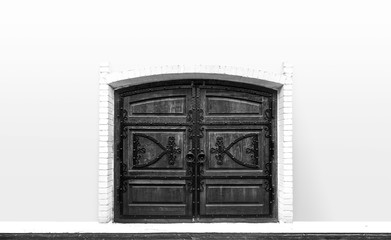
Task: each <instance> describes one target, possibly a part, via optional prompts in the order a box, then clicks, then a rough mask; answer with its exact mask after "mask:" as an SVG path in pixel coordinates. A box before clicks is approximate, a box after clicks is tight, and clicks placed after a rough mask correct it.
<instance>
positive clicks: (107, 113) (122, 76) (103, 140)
mask: <svg viewBox="0 0 391 240" xmlns="http://www.w3.org/2000/svg"><path fill="white" fill-rule="evenodd" d="M292 77H293V76H292V66H291V65H288V64H284V65H283V73H282V74H273V73H268V72H264V71H261V70H254V69H243V68H232V67H231V68H228V67H221V66H195V67H182V66H175V67H165V68H150V69H143V70H142V71H137V70H136V71H128V72H122V73H118V72H117V73H116V72H110V67H109V65H108V64H102V65H101V68H100V84H99V88H100V91H99V94H100V104H99V107H100V110H99V185H98V187H99V189H98V192H99V193H98V194H99V195H98V204H99V210H98V211H99V212H98V219H99V221H100V222H110V221H112V220H113V217H114V214H113V213H114V211H113V210H114V193H115V190H114V189H115V188H114V181H113V180H114V168H113V167H114V159H115V158H114V153H115V149H114V147H115V146H114V119H115V113H114V102H115V101H114V91H115V90H118V89H122V88H126V87H130V86H137V85H141V84H147V83H154V82H155V83H156V82H161V81H168V80H178V79H212V80H214V81H227V82H236V83H246V84H252V85H255V86H260V87H266V88H270V89H274V90H277V91H278V93H277V106H278V107H277V114H276V116H277V119H276V122H277V124H276V125H277V135H278V138H277V139H278V141H277V149H278V152H277V153H276V159H275V162H276V163H277V174H275V176H276V177H277V183H276V185H277V186H275V187H276V189H277V191H276V195H277V199H278V203H277V204H276V206H277V208H278V209H277V210H276V211H275V212H276V214H277V217H278V218H277V219H278V221H279V222H288V223H289V222H292V219H293V191H292V190H293V179H292V172H293V171H292V135H293V134H292ZM166 222H167V221H166Z"/></svg>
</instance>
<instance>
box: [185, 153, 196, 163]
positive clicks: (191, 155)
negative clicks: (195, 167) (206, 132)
mask: <svg viewBox="0 0 391 240" xmlns="http://www.w3.org/2000/svg"><path fill="white" fill-rule="evenodd" d="M186 159H187V163H188V164H193V163H194V159H195V156H194V153H193V152H192V151H189V152H188V153H187V154H186Z"/></svg>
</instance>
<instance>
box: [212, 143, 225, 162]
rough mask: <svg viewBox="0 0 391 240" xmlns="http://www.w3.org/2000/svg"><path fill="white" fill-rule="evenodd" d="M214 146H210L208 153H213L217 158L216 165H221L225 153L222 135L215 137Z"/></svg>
mask: <svg viewBox="0 0 391 240" xmlns="http://www.w3.org/2000/svg"><path fill="white" fill-rule="evenodd" d="M215 146H216V148H211V149H210V153H214V154H216V155H215V158H216V159H217V164H218V165H223V160H224V155H225V151H226V149H225V147H224V139H223V137H217V138H216V143H215Z"/></svg>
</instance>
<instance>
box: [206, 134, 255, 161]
mask: <svg viewBox="0 0 391 240" xmlns="http://www.w3.org/2000/svg"><path fill="white" fill-rule="evenodd" d="M249 137H252V138H256V146H258V136H257V134H256V133H250V134H246V135H243V136H241V137H238V138H237V139H235V140H234V141H233V142H232V143H230V144H229V146H228V147H225V146H224V139H223V137H221V136H218V137H217V138H216V143H215V146H216V148H211V149H210V153H213V154H215V158H216V159H217V164H218V165H223V163H224V156H225V155H227V156H228V157H230V158H231V159H232V160H233V161H234V162H236V163H237V164H239V165H242V166H244V167H248V168H259V167H258V165H257V164H254V163H246V162H243V161H241V160H239V159H237V158H236V157H235V156H233V155H232V154H231V153H230V152H229V150H230V149H231V148H232V146H234V145H235V144H236V143H238V142H240V141H242V140H243V139H246V138H249ZM257 148H258V147H256V149H257ZM250 151H251V150H250ZM255 156H257V154H255V153H254V158H255ZM257 161H258V160H256V162H257Z"/></svg>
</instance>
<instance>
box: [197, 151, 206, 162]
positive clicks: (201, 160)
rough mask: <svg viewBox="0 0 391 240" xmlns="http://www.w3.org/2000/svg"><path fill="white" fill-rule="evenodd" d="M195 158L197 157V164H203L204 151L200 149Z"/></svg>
mask: <svg viewBox="0 0 391 240" xmlns="http://www.w3.org/2000/svg"><path fill="white" fill-rule="evenodd" d="M197 158H198V164H203V163H204V162H205V153H204V151H203V150H201V151H200V153H199V154H198V156H197Z"/></svg>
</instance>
